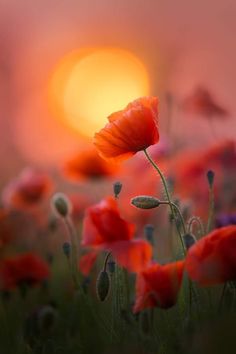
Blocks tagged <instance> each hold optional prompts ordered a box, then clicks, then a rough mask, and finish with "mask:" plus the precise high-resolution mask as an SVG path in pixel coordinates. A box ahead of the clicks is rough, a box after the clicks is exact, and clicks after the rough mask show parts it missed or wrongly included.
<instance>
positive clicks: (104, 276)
mask: <svg viewBox="0 0 236 354" xmlns="http://www.w3.org/2000/svg"><path fill="white" fill-rule="evenodd" d="M96 285H97V286H96V290H97V297H98V299H99V300H100V301H102V302H103V301H105V300H106V299H107V297H108V295H109V291H110V277H109V275H108V273H107V271H106V270H103V271H101V272H100V273H99V275H98V278H97V284H96Z"/></svg>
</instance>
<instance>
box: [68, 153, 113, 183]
mask: <svg viewBox="0 0 236 354" xmlns="http://www.w3.org/2000/svg"><path fill="white" fill-rule="evenodd" d="M116 171H117V166H114V164H111V163H108V162H106V161H105V160H104V159H103V158H101V157H100V156H99V154H98V152H97V150H96V149H95V148H94V147H91V148H88V149H86V150H83V151H80V152H78V153H77V154H76V155H75V156H73V157H72V158H70V159H68V160H67V161H66V162H65V164H64V166H63V173H64V175H65V176H66V177H68V178H69V179H71V180H74V181H79V180H83V179H100V178H104V177H109V176H112V175H114V174H115V173H116Z"/></svg>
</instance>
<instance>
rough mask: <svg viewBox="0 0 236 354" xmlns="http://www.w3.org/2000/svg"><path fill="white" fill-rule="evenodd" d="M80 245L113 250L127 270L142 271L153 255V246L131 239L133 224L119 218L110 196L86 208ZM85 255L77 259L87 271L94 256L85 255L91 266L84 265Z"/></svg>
mask: <svg viewBox="0 0 236 354" xmlns="http://www.w3.org/2000/svg"><path fill="white" fill-rule="evenodd" d="M82 246H84V247H91V248H92V249H93V251H96V250H97V251H100V250H107V251H110V252H112V254H113V256H114V258H115V259H116V260H117V262H118V263H119V264H120V265H121V266H123V267H125V268H127V269H128V270H129V271H140V270H142V269H143V268H145V267H146V266H147V265H148V263H149V262H150V260H151V256H152V249H151V246H150V245H149V243H148V242H147V241H145V240H141V239H134V225H133V224H131V223H128V222H127V221H125V220H124V219H122V218H121V217H120V214H119V211H118V208H117V203H116V201H115V200H114V199H113V198H111V197H108V198H106V199H104V200H102V201H101V202H100V203H98V204H96V205H93V206H91V207H89V208H88V209H87V210H86V214H85V218H84V225H83V234H82ZM93 255H94V253H93ZM84 257H85V256H84ZM84 257H82V260H81V261H80V269H81V271H82V272H83V273H84V274H86V273H88V270H90V268H91V266H92V264H93V263H94V261H95V257H93V256H92V258H91V257H89V256H87V255H86V258H87V260H88V262H89V264H90V267H87V266H86V265H85V263H86V259H85V258H84Z"/></svg>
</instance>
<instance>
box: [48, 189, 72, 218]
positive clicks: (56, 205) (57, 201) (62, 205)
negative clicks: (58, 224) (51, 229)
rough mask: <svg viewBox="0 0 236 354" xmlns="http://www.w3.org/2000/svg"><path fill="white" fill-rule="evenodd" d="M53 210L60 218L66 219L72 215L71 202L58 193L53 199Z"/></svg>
mask: <svg viewBox="0 0 236 354" xmlns="http://www.w3.org/2000/svg"><path fill="white" fill-rule="evenodd" d="M52 208H53V210H54V211H55V213H56V214H57V215H58V216H61V217H63V218H65V217H66V216H68V215H69V214H70V213H71V209H72V206H71V202H70V201H69V199H68V198H67V196H66V195H65V194H63V193H56V194H54V196H53V197H52Z"/></svg>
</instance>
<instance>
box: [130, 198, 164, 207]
mask: <svg viewBox="0 0 236 354" xmlns="http://www.w3.org/2000/svg"><path fill="white" fill-rule="evenodd" d="M131 204H132V205H134V206H135V207H136V208H139V209H153V208H157V207H158V206H159V205H160V200H159V199H157V198H155V197H152V196H150V195H139V196H137V197H134V198H132V199H131Z"/></svg>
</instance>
